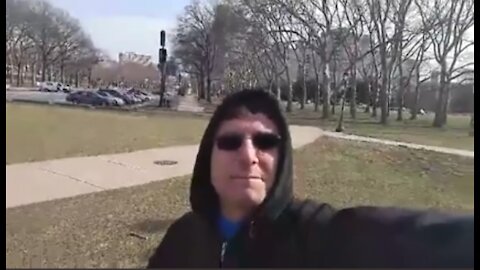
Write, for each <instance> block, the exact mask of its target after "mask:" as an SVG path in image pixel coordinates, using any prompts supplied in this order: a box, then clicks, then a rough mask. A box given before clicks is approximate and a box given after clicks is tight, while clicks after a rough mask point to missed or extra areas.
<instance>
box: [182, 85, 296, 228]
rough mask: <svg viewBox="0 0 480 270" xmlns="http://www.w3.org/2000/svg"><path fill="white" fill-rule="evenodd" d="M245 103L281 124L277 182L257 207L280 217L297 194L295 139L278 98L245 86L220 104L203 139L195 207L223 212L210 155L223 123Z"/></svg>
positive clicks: (212, 215)
mask: <svg viewBox="0 0 480 270" xmlns="http://www.w3.org/2000/svg"><path fill="white" fill-rule="evenodd" d="M241 107H245V108H247V110H248V111H250V112H251V113H263V114H265V115H266V116H267V117H269V118H270V119H271V120H272V121H273V122H274V123H275V124H276V126H277V128H278V131H279V132H280V134H279V135H280V136H281V138H282V143H281V146H280V149H279V160H278V163H277V172H276V177H275V182H274V184H273V185H272V187H271V189H270V191H269V192H268V194H267V197H266V198H265V200H264V201H263V203H262V204H261V205H260V206H259V208H257V209H256V211H255V214H254V215H255V218H268V219H271V220H274V219H276V218H277V217H278V216H279V214H280V213H281V212H282V210H283V209H284V208H285V207H286V206H287V205H288V204H289V203H290V201H291V200H292V197H293V183H292V175H293V164H292V142H291V138H290V132H289V130H288V125H287V122H286V120H285V117H284V116H283V113H282V110H281V107H280V104H279V103H278V101H277V100H276V98H275V97H274V96H273V95H271V94H269V93H267V92H265V91H263V90H243V91H240V92H236V93H234V94H231V95H229V96H227V97H226V98H225V99H224V100H223V102H222V104H221V105H219V106H218V107H217V109H216V110H215V112H214V114H213V116H212V118H211V119H210V123H209V124H208V126H207V128H206V130H205V133H204V134H203V138H202V140H201V142H200V148H199V150H198V154H197V158H196V162H195V166H194V169H193V176H192V182H191V186H190V204H191V207H192V211H193V212H195V213H197V214H200V215H202V216H205V217H206V218H208V219H209V220H212V221H213V220H215V219H216V217H217V215H218V213H219V198H218V195H217V193H216V191H215V189H214V187H213V185H212V184H211V181H210V159H211V155H212V150H213V146H214V137H215V134H216V132H217V130H218V128H219V127H220V124H221V123H222V122H223V121H225V120H227V119H231V118H233V117H232V111H234V110H235V109H238V108H241Z"/></svg>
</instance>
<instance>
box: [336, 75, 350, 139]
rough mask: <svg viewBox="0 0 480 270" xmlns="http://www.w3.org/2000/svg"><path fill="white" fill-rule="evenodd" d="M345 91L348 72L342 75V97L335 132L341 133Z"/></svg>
mask: <svg viewBox="0 0 480 270" xmlns="http://www.w3.org/2000/svg"><path fill="white" fill-rule="evenodd" d="M347 89H348V72H345V73H343V93H342V95H341V97H342V109H341V111H340V117H339V118H338V124H337V128H336V129H335V131H336V132H343V130H344V128H343V111H344V108H345V99H346V96H347Z"/></svg>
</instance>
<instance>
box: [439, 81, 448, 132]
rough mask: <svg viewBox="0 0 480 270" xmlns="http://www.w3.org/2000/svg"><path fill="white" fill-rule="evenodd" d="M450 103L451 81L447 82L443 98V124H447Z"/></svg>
mask: <svg viewBox="0 0 480 270" xmlns="http://www.w3.org/2000/svg"><path fill="white" fill-rule="evenodd" d="M449 105H450V83H449V82H447V83H446V85H445V89H444V99H443V105H442V115H441V120H442V125H443V126H444V125H446V124H447V116H448V109H449Z"/></svg>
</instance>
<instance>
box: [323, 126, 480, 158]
mask: <svg viewBox="0 0 480 270" xmlns="http://www.w3.org/2000/svg"><path fill="white" fill-rule="evenodd" d="M320 134H321V135H323V136H328V137H335V138H339V139H346V140H353V141H360V142H371V143H379V144H385V145H393V146H403V147H407V148H411V149H424V150H429V151H434V152H439V153H445V154H451V155H457V156H462V157H469V158H473V157H474V152H473V151H468V150H461V149H454V148H446V147H439V146H431V145H422V144H415V143H406V142H397V141H390V140H384V139H377V138H371V137H364V136H357V135H351V134H344V133H338V132H332V131H325V130H321V131H320Z"/></svg>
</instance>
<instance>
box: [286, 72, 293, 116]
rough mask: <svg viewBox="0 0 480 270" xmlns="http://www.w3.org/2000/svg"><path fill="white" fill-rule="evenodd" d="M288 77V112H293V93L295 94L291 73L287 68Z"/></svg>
mask: <svg viewBox="0 0 480 270" xmlns="http://www.w3.org/2000/svg"><path fill="white" fill-rule="evenodd" d="M286 75H287V85H288V90H287V110H286V111H287V112H291V111H292V93H293V88H292V82H291V80H290V71H289V70H288V67H287V68H286Z"/></svg>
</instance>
